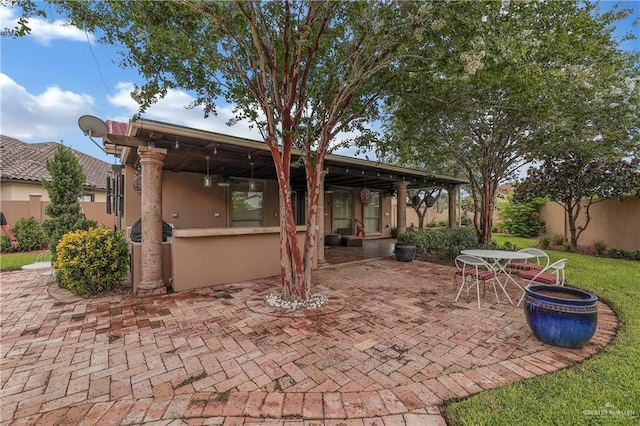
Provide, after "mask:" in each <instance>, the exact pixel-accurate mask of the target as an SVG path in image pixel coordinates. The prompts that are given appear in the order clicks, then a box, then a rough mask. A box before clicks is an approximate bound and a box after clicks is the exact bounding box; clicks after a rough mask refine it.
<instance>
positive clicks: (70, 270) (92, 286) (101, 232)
mask: <svg viewBox="0 0 640 426" xmlns="http://www.w3.org/2000/svg"><path fill="white" fill-rule="evenodd" d="M56 251H57V258H56V259H55V260H54V261H53V267H54V268H55V269H56V271H57V280H58V285H59V286H60V287H63V288H66V289H68V290H70V291H72V292H74V293H76V294H79V295H82V296H92V295H95V294H97V293H100V292H102V291H106V290H111V289H112V288H113V287H114V285H115V284H118V283H120V282H122V281H123V280H124V279H125V278H126V276H127V271H128V269H129V249H128V245H127V241H126V239H125V236H124V231H113V230H111V229H109V228H106V227H103V226H101V227H96V228H91V229H89V230H77V231H72V232H68V233H67V234H65V235H64V236H63V237H62V238H61V239H60V242H59V243H58V246H57V249H56Z"/></svg>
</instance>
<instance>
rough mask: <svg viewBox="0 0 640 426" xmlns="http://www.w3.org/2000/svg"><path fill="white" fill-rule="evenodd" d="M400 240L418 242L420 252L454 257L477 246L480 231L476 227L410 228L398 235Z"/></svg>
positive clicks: (417, 248)
mask: <svg viewBox="0 0 640 426" xmlns="http://www.w3.org/2000/svg"><path fill="white" fill-rule="evenodd" d="M398 241H401V242H408V243H416V251H417V253H418V254H440V255H442V256H443V257H445V258H446V259H454V258H455V257H456V256H457V255H458V254H459V253H460V250H465V249H469V248H476V247H478V245H479V242H478V233H477V232H476V230H475V229H474V228H468V227H461V228H428V229H420V228H408V229H407V230H406V232H404V233H402V234H400V235H398Z"/></svg>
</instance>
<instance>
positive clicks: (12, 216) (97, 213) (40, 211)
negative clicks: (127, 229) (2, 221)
mask: <svg viewBox="0 0 640 426" xmlns="http://www.w3.org/2000/svg"><path fill="white" fill-rule="evenodd" d="M48 204H49V201H43V200H42V199H41V197H40V196H39V195H35V196H32V197H31V200H29V201H4V200H3V201H2V204H1V205H0V208H1V209H2V212H3V213H4V214H5V215H6V216H7V221H8V222H9V224H10V225H11V226H13V225H15V223H16V222H17V221H18V220H19V219H21V218H25V219H28V218H30V217H33V218H35V219H36V220H37V221H38V222H42V221H44V220H45V219H47V218H48V217H49V216H47V215H46V214H45V213H44V209H45V207H46V206H47V205H48ZM80 206H81V207H82V211H84V214H85V215H86V217H87V219H91V220H95V221H96V222H98V223H99V224H102V225H104V226H107V227H109V228H112V227H113V226H114V225H115V223H116V217H115V216H113V215H110V214H107V206H106V203H105V202H81V203H80Z"/></svg>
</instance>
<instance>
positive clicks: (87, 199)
mask: <svg viewBox="0 0 640 426" xmlns="http://www.w3.org/2000/svg"><path fill="white" fill-rule="evenodd" d="M80 201H83V202H86V203H92V202H94V201H95V195H94V194H82V197H80Z"/></svg>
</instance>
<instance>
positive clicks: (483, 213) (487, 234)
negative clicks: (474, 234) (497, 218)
mask: <svg viewBox="0 0 640 426" xmlns="http://www.w3.org/2000/svg"><path fill="white" fill-rule="evenodd" d="M484 182H485V183H484V184H483V185H482V205H481V210H480V228H479V229H478V231H479V237H480V244H485V245H488V244H491V232H492V230H493V211H494V207H495V200H496V190H497V184H496V183H494V182H493V181H492V180H490V179H485V180H484Z"/></svg>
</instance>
